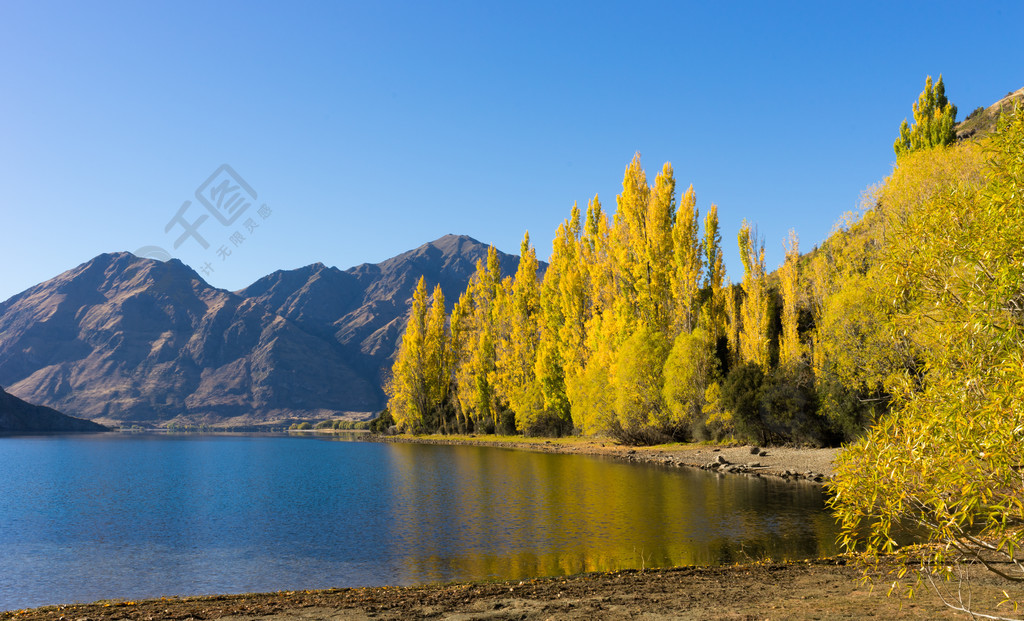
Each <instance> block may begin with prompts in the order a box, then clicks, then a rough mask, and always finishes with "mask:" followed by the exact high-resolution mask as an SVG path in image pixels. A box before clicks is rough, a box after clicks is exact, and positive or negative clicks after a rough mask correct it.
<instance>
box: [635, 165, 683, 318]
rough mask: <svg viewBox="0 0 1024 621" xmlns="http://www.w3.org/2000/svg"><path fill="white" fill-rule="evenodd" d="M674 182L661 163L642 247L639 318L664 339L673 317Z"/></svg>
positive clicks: (670, 166)
mask: <svg viewBox="0 0 1024 621" xmlns="http://www.w3.org/2000/svg"><path fill="white" fill-rule="evenodd" d="M675 192H676V180H675V173H674V172H673V170H672V164H670V163H668V162H665V164H664V165H663V166H662V168H661V172H660V173H658V175H657V176H656V177H655V180H654V189H653V190H652V191H651V192H650V195H649V199H648V200H649V204H648V207H647V217H646V224H645V229H646V235H645V239H646V244H645V247H644V254H645V262H646V265H647V267H646V271H647V281H646V283H647V287H646V288H647V292H646V294H645V295H644V296H643V298H644V304H643V313H642V318H643V320H645V321H646V322H647V323H648V324H650V325H651V326H652V327H653V328H654V329H655V330H656V331H657V332H659V333H662V334H665V335H666V338H668V332H669V328H670V326H671V324H672V317H673V315H674V314H675V313H674V312H673V308H674V306H675V304H674V302H675V300H674V295H673V276H674V274H675V270H674V269H673V266H672V261H671V260H670V257H672V255H673V228H672V223H673V220H675V218H676V196H675Z"/></svg>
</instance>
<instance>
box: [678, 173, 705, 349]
mask: <svg viewBox="0 0 1024 621" xmlns="http://www.w3.org/2000/svg"><path fill="white" fill-rule="evenodd" d="M699 217H700V214H699V213H698V211H697V197H696V194H694V192H693V186H692V185H691V186H690V187H689V188H688V189H687V190H686V192H684V193H683V196H682V198H681V199H680V200H679V211H678V212H676V222H675V226H674V227H673V229H672V246H673V253H672V254H673V259H674V261H673V263H674V266H673V267H674V268H675V269H673V270H672V292H673V294H675V301H676V304H675V306H676V321H677V326H676V333H679V332H687V333H689V332H692V331H693V329H694V327H696V325H697V312H698V311H697V295H698V293H699V292H700V284H701V273H702V272H703V257H702V253H701V243H700V236H699V235H700V231H699V226H700V224H699Z"/></svg>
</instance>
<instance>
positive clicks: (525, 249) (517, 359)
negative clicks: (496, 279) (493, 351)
mask: <svg viewBox="0 0 1024 621" xmlns="http://www.w3.org/2000/svg"><path fill="white" fill-rule="evenodd" d="M506 312H507V324H508V329H507V331H506V332H504V333H503V334H502V339H501V344H500V347H499V349H498V351H497V359H496V361H495V366H496V372H497V384H498V387H499V394H500V396H501V397H502V398H503V399H504V401H505V402H507V404H508V407H509V408H511V410H512V411H513V412H515V415H516V423H517V426H519V427H520V428H521V429H525V428H532V427H534V426H535V425H536V423H537V422H538V421H539V420H541V419H542V418H543V409H544V395H543V392H542V391H541V388H540V386H539V385H538V382H537V376H536V365H537V345H538V341H539V340H540V283H539V282H538V281H537V253H536V250H534V248H533V247H532V246H531V245H530V234H529V232H527V233H526V234H525V235H524V236H523V241H522V245H521V246H520V249H519V268H518V270H517V271H516V275H515V278H514V279H513V280H512V287H511V295H510V296H509V298H508V303H507V311H506Z"/></svg>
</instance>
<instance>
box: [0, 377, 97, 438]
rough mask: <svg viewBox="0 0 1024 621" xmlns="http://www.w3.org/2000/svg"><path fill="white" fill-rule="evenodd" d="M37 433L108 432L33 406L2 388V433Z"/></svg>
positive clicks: (0, 414)
mask: <svg viewBox="0 0 1024 621" xmlns="http://www.w3.org/2000/svg"><path fill="white" fill-rule="evenodd" d="M36 431H108V429H107V428H106V427H104V426H103V425H100V424H97V423H94V422H92V421H89V420H84V419H81V418H74V417H72V416H67V415H65V414H61V413H60V412H58V411H57V410H54V409H51V408H47V407H43V406H41V405H32V404H31V403H26V402H25V401H22V400H21V399H19V398H17V397H15V396H14V395H12V394H9V393H8V392H7V391H5V390H4V389H3V388H0V433H23V432H36Z"/></svg>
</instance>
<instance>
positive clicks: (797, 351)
mask: <svg viewBox="0 0 1024 621" xmlns="http://www.w3.org/2000/svg"><path fill="white" fill-rule="evenodd" d="M783 247H784V248H785V251H786V262H785V263H783V265H782V268H781V269H780V270H779V281H780V285H781V289H782V335H781V338H780V340H779V365H780V366H789V365H794V364H796V363H797V362H799V361H800V360H802V359H803V348H802V347H801V345H800V336H799V334H798V332H797V314H798V309H797V296H798V295H799V293H798V292H799V289H800V271H799V270H800V265H799V259H800V241H799V239H797V236H796V231H794V230H790V231H789V238H788V239H787V240H786V241H785V242H784V243H783Z"/></svg>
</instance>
